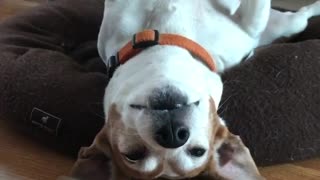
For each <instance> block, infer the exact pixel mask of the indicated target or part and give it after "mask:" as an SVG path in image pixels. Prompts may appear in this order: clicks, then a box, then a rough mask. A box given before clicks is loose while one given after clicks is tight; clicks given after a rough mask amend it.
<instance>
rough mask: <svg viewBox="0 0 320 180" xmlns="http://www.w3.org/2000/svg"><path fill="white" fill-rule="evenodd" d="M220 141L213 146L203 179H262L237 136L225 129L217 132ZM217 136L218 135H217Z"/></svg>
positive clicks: (248, 152) (222, 128)
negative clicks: (206, 176) (205, 175)
mask: <svg viewBox="0 0 320 180" xmlns="http://www.w3.org/2000/svg"><path fill="white" fill-rule="evenodd" d="M217 134H220V138H221V140H217V141H220V142H218V143H216V144H215V145H214V148H213V156H212V160H211V162H210V163H209V165H208V173H207V175H208V176H209V177H211V178H205V179H229V180H232V179H237V180H262V179H264V178H263V177H262V176H261V175H260V173H259V171H258V168H257V167H256V165H255V162H254V161H253V158H252V156H251V154H250V151H249V149H248V148H247V147H246V146H245V145H244V144H243V142H242V141H241V139H240V137H239V136H235V135H233V134H231V133H230V132H229V131H228V130H227V128H226V127H221V128H220V129H219V130H218V133H217ZM218 136H219V135H218Z"/></svg>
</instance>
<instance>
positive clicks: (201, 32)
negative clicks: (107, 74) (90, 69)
mask: <svg viewBox="0 0 320 180" xmlns="http://www.w3.org/2000/svg"><path fill="white" fill-rule="evenodd" d="M221 8H222V7H221V6H216V5H215V4H214V3H212V2H211V1H210V0H201V1H191V0H174V1H173V0H148V1H146V0H135V1H134V2H131V1H130V2H129V1H128V2H127V1H123V0H121V1H115V2H109V4H108V3H107V5H106V13H105V16H106V17H105V18H104V21H105V22H104V23H103V26H106V27H102V31H101V33H100V40H101V38H102V39H104V41H105V42H104V43H105V44H104V47H108V49H106V50H105V51H106V52H104V55H102V57H104V56H111V55H112V54H113V53H115V52H116V51H117V50H118V49H119V48H121V46H123V45H124V44H125V43H126V42H128V41H129V40H130V39H131V37H132V35H133V34H134V33H136V32H139V31H141V30H143V29H157V30H159V31H160V32H162V33H177V34H180V35H183V36H186V37H188V38H190V39H192V40H194V41H196V42H198V43H199V44H200V45H202V46H203V47H205V48H206V49H207V50H208V51H209V53H210V54H211V55H212V56H213V57H214V58H215V59H216V61H217V66H218V70H219V71H222V70H223V69H225V68H228V67H230V66H233V65H235V64H237V63H239V62H240V61H241V59H242V58H243V57H244V56H246V55H247V54H248V53H249V52H250V51H251V50H252V49H253V48H254V47H256V45H257V40H256V39H252V38H251V37H249V36H248V35H247V34H246V33H245V32H244V31H243V30H242V29H241V28H240V27H239V26H238V24H237V22H235V19H236V18H233V19H232V17H231V16H229V15H227V14H226V13H224V10H223V9H221Z"/></svg>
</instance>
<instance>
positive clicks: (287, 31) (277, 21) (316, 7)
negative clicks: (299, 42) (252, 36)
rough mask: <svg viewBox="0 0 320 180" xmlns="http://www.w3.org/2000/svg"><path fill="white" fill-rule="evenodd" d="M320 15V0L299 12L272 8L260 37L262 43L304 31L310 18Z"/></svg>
mask: <svg viewBox="0 0 320 180" xmlns="http://www.w3.org/2000/svg"><path fill="white" fill-rule="evenodd" d="M319 15H320V1H317V2H315V3H313V4H311V5H309V6H305V7H303V8H301V9H300V10H298V11H297V12H280V11H276V10H271V14H270V19H269V22H268V26H267V28H266V30H265V31H264V32H263V34H262V37H261V39H260V43H259V44H260V45H264V44H269V43H271V42H272V41H274V40H276V39H278V38H280V37H290V36H292V35H294V34H297V33H299V32H302V31H303V30H304V29H305V28H306V27H307V25H308V19H309V18H311V17H313V16H319Z"/></svg>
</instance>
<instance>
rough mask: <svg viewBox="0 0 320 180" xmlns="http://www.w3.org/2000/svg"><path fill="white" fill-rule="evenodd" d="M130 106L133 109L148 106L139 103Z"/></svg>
mask: <svg viewBox="0 0 320 180" xmlns="http://www.w3.org/2000/svg"><path fill="white" fill-rule="evenodd" d="M130 107H131V108H132V109H137V110H142V109H147V106H143V105H138V104H130Z"/></svg>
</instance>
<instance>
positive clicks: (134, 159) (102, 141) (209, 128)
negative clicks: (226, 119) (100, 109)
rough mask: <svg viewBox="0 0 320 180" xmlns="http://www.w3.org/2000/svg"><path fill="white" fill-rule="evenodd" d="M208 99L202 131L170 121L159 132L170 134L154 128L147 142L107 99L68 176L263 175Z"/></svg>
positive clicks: (256, 176)
mask: <svg viewBox="0 0 320 180" xmlns="http://www.w3.org/2000/svg"><path fill="white" fill-rule="evenodd" d="M208 104H209V106H210V107H211V108H210V109H211V111H210V112H208V116H207V117H204V118H208V119H207V120H206V121H207V122H208V123H207V124H205V126H204V127H205V128H200V129H201V130H202V131H203V132H201V134H200V135H199V137H192V130H191V131H190V129H191V128H188V126H183V128H180V129H182V130H179V126H180V124H179V123H177V124H178V125H175V124H173V123H172V125H171V127H168V128H169V129H170V130H168V131H172V132H166V133H164V134H165V135H166V136H170V137H168V138H167V137H161V136H165V135H164V134H161V133H160V134H158V131H154V135H153V136H151V137H149V138H150V139H153V140H147V141H154V142H151V143H148V142H146V141H145V140H144V139H145V138H146V137H141V135H139V133H138V132H136V131H135V130H134V129H131V128H130V127H128V126H127V125H126V124H125V123H124V121H123V120H122V118H123V117H122V115H121V114H120V113H119V110H118V109H117V106H116V105H115V104H113V105H112V106H111V108H110V111H109V112H108V121H107V123H106V124H105V126H104V127H103V129H102V130H101V131H100V133H99V134H98V135H97V136H96V138H95V141H94V143H93V144H92V145H91V146H90V147H88V148H83V149H82V150H81V151H80V153H79V159H78V161H77V163H76V165H75V167H74V169H73V176H74V177H78V178H80V179H90V180H91V179H92V180H98V179H99V180H100V179H101V180H102V179H115V180H122V179H123V180H127V179H137V180H138V179H190V178H195V179H245V180H247V179H263V178H262V177H261V176H260V174H259V172H258V170H257V168H256V166H255V164H254V162H253V160H252V157H251V155H250V152H249V150H248V149H247V148H246V147H245V146H244V144H243V143H242V142H241V140H240V138H239V137H237V136H234V135H232V134H231V133H230V132H229V131H228V130H227V128H226V127H225V126H224V125H223V124H222V123H221V121H220V120H219V117H218V116H217V114H216V110H215V106H214V103H213V100H209V101H208ZM192 106H199V104H191V105H186V107H179V108H177V109H173V110H167V112H166V110H154V111H159V113H160V111H163V112H161V113H163V114H166V113H175V111H177V112H183V111H184V110H183V108H196V107H192ZM146 113H150V112H146ZM177 117H179V116H177ZM176 126H178V127H176ZM160 129H161V128H160ZM176 129H177V130H176ZM160 131H161V130H160ZM164 131H167V130H164ZM180 131H182V132H180ZM199 133H200V132H199ZM158 136H160V137H158ZM175 136H177V137H175ZM158 138H159V139H158ZM197 139H199V140H197ZM111 166H112V171H110V169H111Z"/></svg>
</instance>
